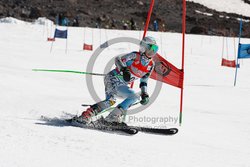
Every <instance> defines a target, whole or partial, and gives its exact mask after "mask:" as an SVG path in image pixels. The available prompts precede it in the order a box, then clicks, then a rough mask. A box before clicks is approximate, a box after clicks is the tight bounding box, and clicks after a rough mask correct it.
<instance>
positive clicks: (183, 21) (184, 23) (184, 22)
mask: <svg viewBox="0 0 250 167" xmlns="http://www.w3.org/2000/svg"><path fill="white" fill-rule="evenodd" d="M185 32H186V0H183V1H182V65H181V69H182V71H183V82H184V55H185ZM182 107H183V84H182V88H181V100H180V116H179V125H180V126H181V123H182Z"/></svg>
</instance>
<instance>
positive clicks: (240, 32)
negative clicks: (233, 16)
mask: <svg viewBox="0 0 250 167" xmlns="http://www.w3.org/2000/svg"><path fill="white" fill-rule="evenodd" d="M241 34H242V18H241V20H240V30H239V44H238V56H237V58H236V69H235V76H234V86H236V80H237V73H238V67H239V66H238V64H239V59H238V57H239V54H240V38H241Z"/></svg>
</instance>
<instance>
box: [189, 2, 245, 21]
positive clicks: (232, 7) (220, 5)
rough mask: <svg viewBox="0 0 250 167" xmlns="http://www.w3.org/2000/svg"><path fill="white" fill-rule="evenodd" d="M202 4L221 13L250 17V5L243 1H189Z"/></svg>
mask: <svg viewBox="0 0 250 167" xmlns="http://www.w3.org/2000/svg"><path fill="white" fill-rule="evenodd" d="M187 1H192V2H196V3H199V4H202V5H204V6H206V7H208V8H211V9H215V10H217V11H220V12H227V13H237V14H241V15H244V16H248V17H249V16H250V12H249V11H250V5H249V4H247V3H244V1H243V0H220V1H215V0H187Z"/></svg>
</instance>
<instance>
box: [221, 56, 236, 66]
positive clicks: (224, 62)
mask: <svg viewBox="0 0 250 167" xmlns="http://www.w3.org/2000/svg"><path fill="white" fill-rule="evenodd" d="M221 65H222V66H227V67H233V68H235V67H236V63H235V60H227V59H224V58H222V61H221Z"/></svg>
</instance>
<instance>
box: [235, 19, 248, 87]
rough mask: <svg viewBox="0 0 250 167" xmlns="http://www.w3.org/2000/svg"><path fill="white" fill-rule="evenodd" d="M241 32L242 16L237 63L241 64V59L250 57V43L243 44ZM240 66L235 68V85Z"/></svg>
mask: <svg viewBox="0 0 250 167" xmlns="http://www.w3.org/2000/svg"><path fill="white" fill-rule="evenodd" d="M241 34H242V18H241V20H240V30H239V44H238V56H237V64H239V63H238V62H239V59H247V58H250V44H242V43H240V39H241ZM238 68H239V65H237V66H236V70H235V78H234V86H236V80H237V72H238Z"/></svg>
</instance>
